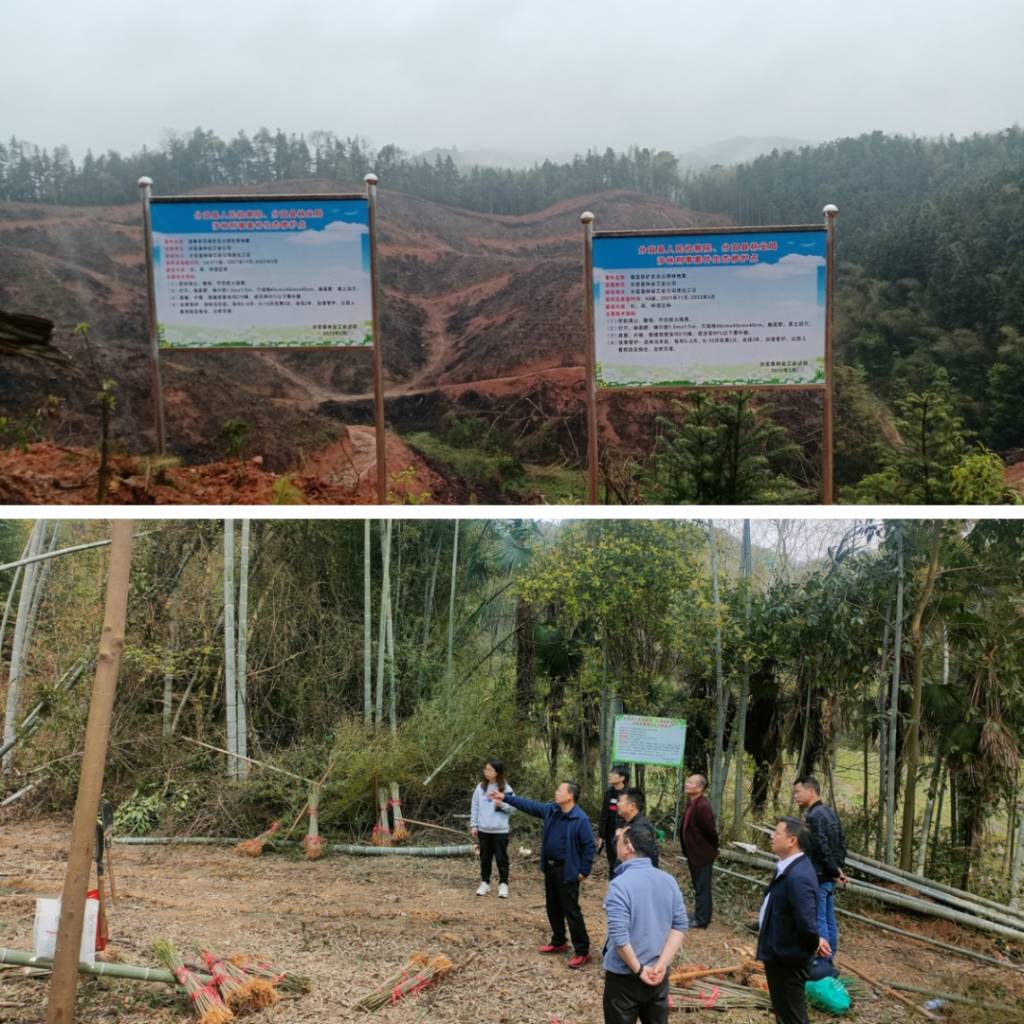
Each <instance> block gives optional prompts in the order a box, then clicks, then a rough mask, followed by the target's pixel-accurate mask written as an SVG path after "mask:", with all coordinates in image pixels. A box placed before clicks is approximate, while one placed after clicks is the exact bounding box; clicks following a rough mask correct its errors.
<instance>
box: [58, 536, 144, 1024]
mask: <svg viewBox="0 0 1024 1024" xmlns="http://www.w3.org/2000/svg"><path fill="white" fill-rule="evenodd" d="M133 526H134V523H133V521H132V520H131V519H116V520H114V524H113V530H112V537H111V549H110V572H109V575H108V578H107V596H106V608H105V610H104V614H103V631H102V633H101V635H100V644H99V656H98V659H97V663H96V678H95V681H94V683H93V691H92V701H91V702H90V704H89V720H88V723H87V724H86V729H85V754H84V756H83V757H82V769H81V779H80V782H79V785H78V799H77V801H76V803H75V817H74V823H73V825H72V828H71V849H70V850H69V853H68V867H67V872H66V874H65V876H64V890H63V897H62V904H61V915H60V924H59V925H58V926H57V949H56V952H55V954H54V960H53V976H52V979H51V982H50V998H49V1001H48V1005H47V1011H46V1024H71V1022H72V1020H73V1017H74V1012H75V990H76V987H77V984H78V950H79V946H80V945H81V935H82V922H83V920H84V916H85V893H86V889H87V888H88V885H89V875H90V872H91V868H92V849H93V845H94V841H95V829H96V809H97V808H98V807H99V803H100V794H101V793H102V792H103V768H104V764H105V762H106V758H107V742H108V738H109V734H110V718H111V714H112V712H113V709H114V695H115V693H116V691H117V673H118V669H119V668H120V665H121V654H122V652H123V651H124V627H125V618H126V616H127V611H128V577H129V573H130V571H131V561H132V528H133Z"/></svg>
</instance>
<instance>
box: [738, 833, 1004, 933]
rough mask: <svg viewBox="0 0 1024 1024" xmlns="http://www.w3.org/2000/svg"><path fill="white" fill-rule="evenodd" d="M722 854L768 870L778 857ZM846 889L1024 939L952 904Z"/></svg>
mask: <svg viewBox="0 0 1024 1024" xmlns="http://www.w3.org/2000/svg"><path fill="white" fill-rule="evenodd" d="M719 856H721V857H722V858H724V859H725V860H731V861H735V862H736V863H739V864H746V865H748V866H752V867H759V868H764V869H765V870H769V869H771V870H774V867H775V861H776V860H777V858H776V857H775V855H774V854H764V853H762V854H760V855H759V856H755V855H753V854H747V853H736V852H735V851H734V850H721V851H720V853H719ZM845 888H847V889H849V890H850V891H851V892H859V893H861V894H863V895H865V896H870V897H872V898H873V899H876V900H878V901H879V902H881V903H891V904H892V905H893V906H897V907H903V908H904V909H906V910H914V911H916V912H918V913H922V914H929V915H931V916H932V917H938V918H941V919H942V920H944V921H952V922H953V923H954V924H961V925H964V926H966V927H968V928H974V929H977V930H979V931H989V932H995V934H997V935H1003V936H1005V937H1006V938H1010V939H1014V940H1016V941H1017V942H1024V928H1022V929H1018V928H1011V927H1009V926H1007V925H1003V924H998V923H996V922H995V921H988V920H985V919H984V918H980V917H974V916H972V915H970V914H966V913H963V912H962V911H959V910H953V909H951V908H949V907H943V906H939V905H937V904H935V903H929V902H927V901H926V900H921V899H917V898H915V897H913V896H904V895H903V894H902V893H895V892H892V891H891V890H890V889H885V888H883V887H882V886H879V885H873V884H871V883H870V882H857V881H854V880H853V879H851V880H850V881H849V882H847V884H846V886H845Z"/></svg>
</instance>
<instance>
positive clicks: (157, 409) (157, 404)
mask: <svg viewBox="0 0 1024 1024" xmlns="http://www.w3.org/2000/svg"><path fill="white" fill-rule="evenodd" d="M152 185H153V179H152V178H139V190H140V192H141V194H142V235H143V240H144V243H145V246H146V289H147V291H148V293H149V361H150V368H151V370H152V373H153V423H154V426H155V428H156V453H157V455H163V454H164V449H165V448H166V446H167V433H166V427H165V421H164V385H163V379H162V377H161V375H160V338H159V332H158V329H157V318H156V281H155V278H154V274H153V221H152V218H151V216H150V210H149V190H150V188H151V187H152Z"/></svg>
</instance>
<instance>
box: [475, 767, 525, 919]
mask: <svg viewBox="0 0 1024 1024" xmlns="http://www.w3.org/2000/svg"><path fill="white" fill-rule="evenodd" d="M495 790H497V791H498V792H500V793H504V794H508V793H511V792H512V787H511V786H510V785H509V784H508V783H507V782H506V781H505V766H504V765H503V764H502V763H501V761H499V760H498V758H496V757H492V758H491V759H490V760H489V761H488V762H487V764H486V765H484V777H483V780H482V781H481V783H480V785H479V786H477V787H476V789H474V790H473V806H472V808H471V810H470V815H469V830H470V832H471V833H472V835H473V838H474V839H476V840H478V842H479V844H480V878H481V879H482V881H481V882H480V888H479V889H477V891H476V894H477V896H486V895H487V894H488V893H489V892H490V891H491V860H492V859H493V860H496V861H497V862H498V895H499V896H500V897H501V898H502V899H504V898H506V897H507V896H508V816H509V815H510V814H512V813H513V811H514V810H515V808H514V807H513V806H512V805H511V804H502V805H501V806H500V807H499V806H498V805H497V804H496V803H494V800H493V799H492V796H491V794H492V793H494V791H495Z"/></svg>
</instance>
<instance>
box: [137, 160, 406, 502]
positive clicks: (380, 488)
mask: <svg viewBox="0 0 1024 1024" xmlns="http://www.w3.org/2000/svg"><path fill="white" fill-rule="evenodd" d="M377 180H378V179H377V176H376V175H375V174H372V173H371V174H367V175H366V177H365V178H364V181H365V182H366V192H365V193H359V192H330V193H319V194H305V193H303V194H287V193H285V194H282V193H271V194H268V195H204V196H160V197H153V196H152V195H151V189H152V186H153V180H152V178H148V177H142V178H140V179H139V189H140V192H141V201H142V224H143V241H144V246H145V255H146V284H147V291H148V300H149V343H150V363H151V369H152V387H153V407H154V412H153V418H154V424H155V432H156V453H157V455H163V454H164V453H165V450H166V444H167V441H166V416H165V410H164V391H163V381H162V375H161V371H160V353H161V351H178V350H180V351H203V350H210V351H221V352H223V351H247V350H253V351H267V350H280V351H284V350H287V351H314V352H325V351H327V352H336V351H341V350H360V349H372V351H373V368H374V389H373V390H374V406H375V436H376V462H377V501H378V502H379V503H380V504H385V503H386V502H387V457H386V452H385V432H384V384H383V375H384V357H383V351H382V347H381V333H380V308H379V303H380V275H379V268H378V266H377V262H378V260H377ZM154 202H155V203H157V204H159V205H161V206H162V205H165V204H168V205H169V204H175V203H179V204H197V203H211V204H214V203H216V204H222V203H227V204H236V205H237V204H244V205H247V206H253V205H255V204H257V203H287V204H288V205H289V206H293V205H295V204H302V205H304V206H307V205H310V204H313V205H315V204H317V203H321V204H322V203H327V202H360V203H366V225H367V232H368V236H369V263H370V266H369V278H370V280H369V291H370V306H371V323H372V332H373V341H372V343H371V344H368V345H367V344H359V345H244V346H235V345H230V346H220V345H210V346H164V347H161V345H160V337H159V321H158V319H157V307H156V274H155V268H154V262H153V221H152V213H151V209H150V207H151V204H152V203H154ZM239 233H240V234H241V232H239Z"/></svg>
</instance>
